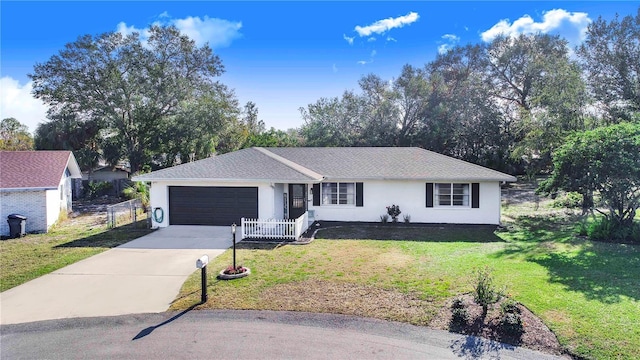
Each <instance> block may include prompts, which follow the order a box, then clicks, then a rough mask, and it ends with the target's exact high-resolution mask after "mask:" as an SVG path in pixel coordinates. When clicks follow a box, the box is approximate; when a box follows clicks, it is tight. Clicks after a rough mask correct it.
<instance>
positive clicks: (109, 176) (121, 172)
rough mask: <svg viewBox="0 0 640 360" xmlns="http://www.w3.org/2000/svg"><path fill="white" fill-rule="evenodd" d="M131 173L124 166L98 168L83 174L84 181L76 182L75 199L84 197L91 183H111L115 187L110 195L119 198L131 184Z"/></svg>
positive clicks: (78, 180)
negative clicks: (128, 184)
mask: <svg viewBox="0 0 640 360" xmlns="http://www.w3.org/2000/svg"><path fill="white" fill-rule="evenodd" d="M129 174H130V171H129V170H128V169H127V168H126V167H124V166H120V165H118V166H107V165H103V166H98V167H96V168H95V169H93V170H92V171H91V173H89V172H88V171H83V172H82V179H77V180H74V198H80V197H82V196H84V193H85V191H86V189H87V187H88V186H89V182H103V181H107V182H110V183H111V185H112V186H113V189H112V191H111V192H110V195H112V196H118V195H120V193H122V190H124V188H125V187H126V185H127V183H129Z"/></svg>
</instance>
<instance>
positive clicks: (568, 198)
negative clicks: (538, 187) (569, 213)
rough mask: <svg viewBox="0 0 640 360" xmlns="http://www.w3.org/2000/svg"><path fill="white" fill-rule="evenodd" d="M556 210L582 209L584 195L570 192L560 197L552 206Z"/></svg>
mask: <svg viewBox="0 0 640 360" xmlns="http://www.w3.org/2000/svg"><path fill="white" fill-rule="evenodd" d="M551 206H552V207H554V208H568V209H575V208H579V207H582V195H580V193H577V192H574V191H572V192H568V193H566V194H564V195H562V196H560V197H557V198H556V199H555V200H554V201H553V203H552V204H551Z"/></svg>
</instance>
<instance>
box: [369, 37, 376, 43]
mask: <svg viewBox="0 0 640 360" xmlns="http://www.w3.org/2000/svg"><path fill="white" fill-rule="evenodd" d="M376 40H377V39H376V38H374V37H373V36H372V37H370V38H368V39H367V42H374V41H376Z"/></svg>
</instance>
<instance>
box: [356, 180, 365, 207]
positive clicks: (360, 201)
mask: <svg viewBox="0 0 640 360" xmlns="http://www.w3.org/2000/svg"><path fill="white" fill-rule="evenodd" d="M356 206H364V192H363V189H362V183H361V182H357V183H356Z"/></svg>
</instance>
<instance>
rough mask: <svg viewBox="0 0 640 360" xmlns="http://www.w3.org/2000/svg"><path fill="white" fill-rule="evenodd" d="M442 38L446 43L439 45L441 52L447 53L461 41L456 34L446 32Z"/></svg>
mask: <svg viewBox="0 0 640 360" xmlns="http://www.w3.org/2000/svg"><path fill="white" fill-rule="evenodd" d="M442 39H443V40H444V41H445V43H443V44H440V45H439V46H438V53H439V54H445V53H446V52H447V51H449V50H451V49H452V48H453V47H454V46H456V44H457V43H458V42H460V37H459V36H457V35H454V34H444V35H442Z"/></svg>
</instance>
